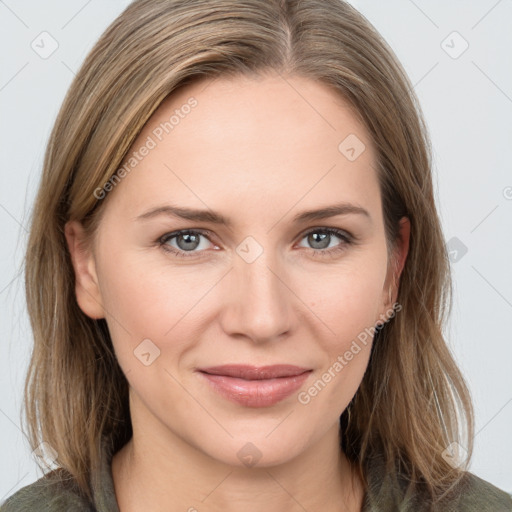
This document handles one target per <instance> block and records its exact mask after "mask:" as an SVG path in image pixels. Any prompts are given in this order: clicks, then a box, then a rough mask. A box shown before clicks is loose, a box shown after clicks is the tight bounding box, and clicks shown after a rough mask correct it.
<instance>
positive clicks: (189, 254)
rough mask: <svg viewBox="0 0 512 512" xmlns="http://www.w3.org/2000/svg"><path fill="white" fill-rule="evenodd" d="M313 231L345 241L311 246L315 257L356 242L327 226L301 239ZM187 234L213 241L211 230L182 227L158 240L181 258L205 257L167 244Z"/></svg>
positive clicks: (343, 232)
mask: <svg viewBox="0 0 512 512" xmlns="http://www.w3.org/2000/svg"><path fill="white" fill-rule="evenodd" d="M312 233H326V234H329V235H335V236H337V237H338V238H340V239H341V240H342V242H343V243H341V244H339V245H337V246H335V247H331V248H330V249H311V248H309V250H310V251H312V254H313V256H314V257H316V256H321V257H336V256H338V255H339V254H341V253H342V252H343V251H345V250H346V249H347V247H348V246H349V245H351V244H353V243H354V237H353V236H352V235H350V234H349V233H347V232H345V231H342V230H340V229H336V228H327V227H323V228H313V229H310V230H309V231H307V232H306V233H304V234H303V235H302V236H301V238H300V239H301V240H302V239H303V238H305V237H307V236H308V235H310V234H312ZM185 234H194V235H196V234H198V235H202V236H204V237H205V238H206V239H208V240H209V241H210V242H211V240H210V238H209V236H210V232H209V231H205V230H194V229H182V230H180V231H173V232H172V233H166V234H165V235H163V236H161V237H160V238H159V239H158V240H157V242H158V245H159V246H160V247H161V248H162V249H163V250H164V251H166V252H168V253H171V254H174V255H175V256H178V257H180V258H194V257H196V258H197V257H198V254H200V256H199V257H200V258H201V257H203V255H202V254H201V253H204V252H206V251H199V253H196V252H192V251H188V252H187V251H182V250H178V249H175V248H174V247H170V246H169V245H167V242H169V240H172V239H173V238H176V237H178V236H180V235H185ZM306 249H307V248H306Z"/></svg>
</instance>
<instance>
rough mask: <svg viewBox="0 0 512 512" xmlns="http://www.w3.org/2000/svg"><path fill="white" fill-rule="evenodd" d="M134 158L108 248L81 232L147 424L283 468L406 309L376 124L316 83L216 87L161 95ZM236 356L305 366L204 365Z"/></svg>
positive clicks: (84, 298)
mask: <svg viewBox="0 0 512 512" xmlns="http://www.w3.org/2000/svg"><path fill="white" fill-rule="evenodd" d="M187 105H188V106H187ZM172 116H174V117H172ZM166 123H167V124H166ZM144 147H146V150H143V149H142V148H144ZM135 151H137V155H138V156H137V155H136V156H135V157H134V156H133V152H135ZM130 157H131V158H132V161H131V163H130V160H129V158H130ZM125 163H126V164H127V165H126V167H125V169H128V170H125V172H124V173H121V174H124V177H123V178H122V180H121V181H120V182H119V183H117V184H115V186H111V188H112V190H110V192H108V197H107V198H106V199H104V200H105V201H107V202H106V204H105V205H104V207H105V210H104V212H103V217H102V220H101V222H100V225H99V228H98V231H97V233H96V237H95V239H94V244H93V245H91V246H90V247H86V248H84V247H83V246H80V245H79V244H78V243H77V242H78V241H79V240H80V237H81V236H82V231H81V226H80V225H79V224H78V223H75V222H73V223H68V225H67V226H66V236H67V239H68V243H69V246H70V250H71V252H72V255H73V262H74V265H75V271H76V275H77V288H76V293H77V299H78V302H79V305H80V307H81V308H82V310H83V311H84V312H85V313H86V314H87V315H89V316H90V317H92V318H103V317H104V318H106V321H107V323H108V327H109V330H110V333H111V336H112V340H113V344H114V349H115V352H116V355H117V358H118V360H119V364H120V365H121V367H122V369H123V372H124V374H125V375H126V378H127V380H128V382H129V385H130V394H131V396H130V398H131V414H132V417H133V416H134V415H137V417H138V418H139V419H142V418H143V421H144V424H145V425H146V428H147V430H148V433H151V434H155V433H156V432H158V433H159V435H160V434H161V435H163V436H164V437H168V438H169V439H171V438H180V439H181V440H184V441H185V442H186V443H188V444H189V445H190V446H193V447H194V448H196V449H197V450H199V451H200V452H202V453H203V454H207V455H209V456H211V457H212V458H214V459H217V460H220V461H224V462H226V463H228V464H232V465H241V464H242V463H243V460H242V458H243V455H244V450H245V451H246V452H247V453H248V454H249V455H251V453H250V452H251V451H252V452H253V455H254V457H258V458H261V459H260V465H266V464H268V465H270V464H276V463H280V462H285V461H287V460H290V459H292V458H293V457H296V456H298V455H299V454H300V453H301V452H303V451H305V450H307V449H308V448H310V447H312V446H314V445H315V443H316V442H318V441H319V440H320V439H321V438H322V436H324V435H325V434H326V432H328V431H329V430H332V428H333V427H334V426H335V425H337V424H338V421H339V416H340V414H341V413H342V412H343V410H344V409H345V407H346V406H347V404H348V403H349V402H350V400H351V399H352V397H353V396H354V394H355V392H356V391H357V388H358V387H359V385H360V383H361V380H362V378H363V375H364V372H365V369H366V367H367V363H368V358H369V354H370V349H371V341H372V340H371V336H370V335H369V334H368V333H369V332H372V331H371V329H372V328H373V326H374V325H375V324H376V323H377V322H379V321H382V319H383V318H384V317H385V316H389V310H390V304H391V303H390V295H389V291H390V288H389V286H390V285H391V283H393V274H392V270H390V268H391V265H389V262H388V255H387V245H386V238H385V232H384V221H383V217H382V211H381V208H382V203H381V197H380V190H379V186H378V180H377V174H376V171H375V169H376V153H375V150H374V148H373V147H372V144H371V141H370V138H369V135H368V133H367V132H366V130H365V128H364V127H363V125H362V124H360V123H359V121H358V120H357V118H356V117H355V116H354V114H353V112H352V111H351V110H350V108H349V106H348V104H347V103H345V102H344V100H343V99H342V98H340V96H339V95H338V94H337V93H336V92H335V91H333V90H332V89H330V88H329V87H328V86H326V85H322V84H320V83H317V82H314V81H310V80H308V79H303V78H298V77H290V78H287V80H286V81H285V80H283V79H282V78H281V77H279V76H273V75H268V76H266V77H265V78H259V79H254V78H251V79H249V78H236V79H217V80H214V81H202V82H196V83H195V84H193V85H188V86H186V87H185V88H183V89H180V90H178V91H176V92H175V93H174V94H173V95H172V96H170V97H169V98H168V99H167V100H166V101H165V102H164V103H162V104H161V106H160V107H159V109H158V110H157V111H156V112H155V114H154V115H153V116H152V117H151V119H150V121H149V122H148V123H147V124H146V126H145V128H144V130H143V131H142V133H141V134H140V135H139V137H138V138H137V140H136V141H135V143H134V144H133V147H132V149H131V150H130V151H129V154H128V157H127V158H126V161H125ZM337 207H340V209H339V210H335V209H333V210H332V211H331V212H330V215H329V216H327V215H324V216H321V215H320V214H317V215H316V216H315V215H314V214H309V215H305V212H312V211H317V210H324V209H325V208H337ZM172 208H177V209H182V213H184V211H185V210H187V211H188V210H194V211H201V212H203V213H202V214H201V215H199V214H197V215H196V216H195V217H194V216H193V215H192V214H190V212H189V213H188V214H187V215H188V218H183V217H180V216H179V215H177V214H176V213H173V210H172ZM301 216H302V217H301ZM220 218H222V219H224V221H225V222H219V219H220ZM403 256H404V255H403V254H402V255H401V257H402V259H401V260H400V261H402V264H403ZM399 259H400V256H399ZM399 266H400V265H399ZM400 268H401V267H400ZM364 333H366V336H365V335H364ZM363 340H364V341H363ZM221 365H250V366H252V367H263V366H274V365H293V366H294V367H298V368H299V369H297V368H294V369H291V370H290V368H288V373H287V374H286V375H288V376H285V373H286V372H285V371H284V370H283V368H282V367H279V366H278V367H276V368H274V369H273V370H275V372H276V374H275V375H273V374H271V373H265V372H261V371H260V372H259V373H258V369H257V368H256V369H255V370H254V369H253V370H254V371H253V372H251V371H249V373H245V374H244V373H243V371H242V370H244V369H245V370H247V368H242V369H240V368H235V369H233V368H231V369H226V368H224V369H222V368H221V369H217V370H215V369H213V370H210V372H211V373H210V374H208V373H204V372H202V371H200V370H201V369H202V370H205V369H212V368H213V367H219V366H221ZM249 370H251V369H249ZM237 371H238V372H242V373H239V374H236V372H237ZM214 374H215V375H214ZM299 374H300V375H299ZM208 375H209V376H208ZM256 378H259V379H262V380H259V382H258V381H256V380H254V379H256ZM141 421H142V420H141ZM247 443H252V446H249V445H248V444H247Z"/></svg>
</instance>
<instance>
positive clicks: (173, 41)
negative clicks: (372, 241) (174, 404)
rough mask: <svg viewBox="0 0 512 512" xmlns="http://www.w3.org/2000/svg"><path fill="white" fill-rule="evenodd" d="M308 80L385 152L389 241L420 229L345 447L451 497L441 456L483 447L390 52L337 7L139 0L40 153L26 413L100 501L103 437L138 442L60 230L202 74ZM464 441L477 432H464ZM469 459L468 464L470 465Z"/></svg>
mask: <svg viewBox="0 0 512 512" xmlns="http://www.w3.org/2000/svg"><path fill="white" fill-rule="evenodd" d="M271 71H273V72H278V73H280V74H281V75H282V76H284V75H288V76H290V75H296V76H301V77H306V78H310V79H312V80H315V81H321V82H322V83H324V84H327V85H329V86H332V87H334V88H335V90H336V91H338V92H339V94H340V96H342V97H343V98H345V99H346V100H347V101H348V102H349V103H350V105H351V106H353V107H354V111H355V112H356V114H357V115H358V116H359V118H360V119H361V120H362V121H363V123H364V125H365V126H366V128H367V130H368V133H369V134H370V137H371V139H372V142H373V144H374V145H375V148H376V150H377V155H378V178H379V183H380V188H381V193H382V202H383V215H384V219H385V228H386V236H387V240H388V243H389V245H390V246H392V245H393V244H395V243H396V242H397V237H398V236H399V231H398V221H399V220H400V218H402V217H403V216H407V217H408V218H409V219H410V222H411V238H410V246H409V254H408V257H407V260H406V263H405V267H404V270H403V273H402V276H401V280H400V286H399V291H398V298H397V300H398V302H399V303H400V305H401V312H400V313H399V314H397V315H396V317H395V318H393V319H392V320H391V321H390V322H389V323H387V324H385V325H384V326H383V327H382V328H381V329H379V330H378V331H377V333H376V334H375V339H374V344H373V347H372V352H371V356H370V362H369V366H368V369H367V371H366V373H365V375H364V378H363V380H362V383H361V386H360V388H359V389H358V391H357V393H356V395H355V396H354V398H353V400H352V401H351V403H350V405H349V407H348V408H347V409H346V410H345V411H344V412H343V414H342V415H341V418H340V423H341V434H342V448H343V449H344V451H345V453H346V454H347V457H349V459H350V460H351V461H352V462H353V463H354V466H355V467H357V469H358V471H359V472H360V474H361V476H362V478H363V480H364V482H365V483H367V481H366V473H365V472H366V466H365V460H367V458H368V457H370V456H372V455H374V454H378V453H380V454H382V455H383V457H384V460H385V462H386V467H387V469H388V471H389V472H390V474H395V473H401V474H403V475H406V476H407V478H408V480H409V481H410V482H411V485H413V486H414V487H415V488H416V487H417V488H418V489H419V488H420V487H421V488H424V489H426V490H427V491H428V492H429V494H430V495H431V496H432V498H433V499H434V501H435V500H438V499H440V498H441V497H442V496H443V494H445V493H446V492H448V490H449V489H450V487H451V486H453V485H454V484H455V483H456V482H457V481H458V480H459V479H460V478H461V477H462V474H463V470H462V467H461V468H457V467H452V465H451V464H449V463H448V462H447V461H446V460H445V457H443V451H444V450H445V449H446V448H447V446H448V445H449V444H450V443H452V442H458V443H459V444H461V445H462V446H464V448H465V449H466V450H467V452H468V458H467V461H468V462H469V459H470V457H471V453H472V438H473V428H474V427H473V410H472V404H471V399H470V395H469V392H468V389H467V386H466V384H465V382H464V379H463V377H462V375H461V373H460V371H459V369H458V368H457V365H456V363H455V362H454V359H453V358H452V355H451V353H450V351H449V349H448V347H447V345H446V343H445V340H444V337H443V333H442V328H443V324H444V322H445V320H446V318H447V315H448V314H449V312H450V309H451V280H450V279H451V278H450V268H449V261H448V258H447V252H446V249H445V245H444V239H443V234H442V231H441V226H440V221H439V218H438V215H437V211H436V206H435V202H434V193H433V185H432V175H431V156H430V151H431V150H430V141H429V139H428V135H427V129H426V127H425V124H424V121H423V117H422V113H421V109H420V107H419V105H418V101H417V98H416V97H415V95H414V93H413V87H412V85H411V83H410V82H409V80H408V78H407V76H406V74H405V72H404V71H403V69H402V67H401V65H400V64H399V63H398V61H397V59H396V57H395V56H394V54H393V52H392V50H391V49H390V48H389V47H388V45H387V44H386V43H385V41H384V40H383V39H382V38H381V36H380V35H379V34H378V33H377V31H376V30H375V29H374V28H373V26H372V25H371V24H370V23H369V22H368V21H367V20H366V18H364V17H363V16H362V15H361V14H360V13H359V12H357V11H356V10H355V9H354V8H352V7H351V6H350V5H348V4H347V3H345V2H342V1H340V0H301V1H291V0H290V1H288V0H285V1H277V0H276V1H271V0H270V1H261V0H242V1H240V0H215V1H204V0H186V1H185V0H171V1H169V0H165V1H164V0H138V1H135V2H133V3H132V4H130V5H129V6H128V7H127V8H126V9H125V11H124V12H123V13H122V14H121V15H120V16H119V17H118V18H117V19H115V20H114V21H113V23H112V24H111V25H110V26H109V27H108V29H107V30H106V31H105V32H104V34H103V35H102V36H101V38H100V39H99V41H98V42H97V43H96V45H95V46H94V48H93V49H92V51H91V52H90V54H89V55H88V56H87V58H86V60H85V62H84V64H83V65H82V67H81V69H80V70H79V72H78V73H77V75H76V77H75V79H74V81H73V83H72V84H71V87H70V89H69V91H68V93H67V95H66V98H65V100H64V102H63V104H62V107H61V109H60V112H59V115H58V117H57V119H56V122H55V126H54V128H53V131H52V133H51V137H50V140H49V143H48V147H47V151H46V154H45V159H44V168H43V174H42V180H41V184H40V187H39V191H38V195H37V198H36V202H35V207H34V210H33V214H32V219H31V229H30V237H29V243H28V249H27V253H26V262H25V270H26V297H27V304H28V313H29V316H30V319H31V325H32V329H33V333H34V350H33V353H32V357H31V361H30V366H29V371H28V374H27V379H26V384H25V396H24V400H25V402H24V407H25V411H26V417H27V427H28V429H27V431H28V436H29V442H30V444H31V446H32V447H33V448H35V447H37V446H38V445H39V444H40V443H41V442H43V441H44V442H47V443H49V444H50V445H51V446H52V447H53V449H55V450H56V452H57V453H58V460H57V462H58V465H59V468H61V469H60V470H59V471H61V472H62V474H63V475H68V478H71V479H74V480H75V481H76V483H77V484H78V486H79V488H80V490H81V491H82V492H83V494H84V495H86V496H88V497H91V487H90V475H91V471H92V470H93V469H94V468H95V467H96V466H97V464H98V446H99V443H100V440H101V439H102V438H107V439H108V440H109V442H110V443H111V446H112V447H113V450H114V452H115V451H117V450H119V449H120V448H121V447H122V446H123V445H124V444H125V443H126V442H127V441H128V440H129V439H130V437H131V435H132V429H131V421H130V414H129V407H128V384H127V381H126V379H125V377H124V375H123V373H122V371H121V369H120V367H119V365H118V363H117V360H116V357H115V354H114V351H113V347H112V342H111V339H110V335H109V331H108V328H107V325H106V322H105V320H104V319H100V320H93V319H91V318H89V317H87V316H86V315H85V314H84V313H83V312H82V311H81V310H80V308H79V307H78V304H77V301H76V297H75V291H74V287H75V281H74V271H73V267H72V264H71V259H70V255H69V252H68V249H67V245H66V241H65V237H64V233H63V227H64V224H65V223H66V221H68V220H79V221H81V222H83V223H84V225H86V227H87V228H88V230H89V233H90V234H91V236H92V235H93V234H94V232H95V229H96V227H97V225H98V222H99V220H100V214H101V212H102V210H103V207H104V204H105V203H106V201H107V200H108V197H107V198H106V199H105V200H103V201H101V200H98V199H97V197H96V194H95V193H94V192H95V190H97V189H98V187H102V186H103V184H105V183H106V182H107V181H108V180H109V179H111V178H112V176H113V175H114V174H115V172H116V171H117V170H118V168H119V166H120V164H121V163H122V161H123V159H124V157H125V156H126V154H127V152H128V150H129V149H130V147H131V145H132V143H133V142H134V140H135V138H136V137H137V135H138V134H139V133H140V131H141V129H142V128H143V126H144V125H145V123H146V122H147V121H148V119H149V118H150V116H151V115H152V114H153V113H154V112H155V110H156V109H157V108H158V106H159V105H160V103H161V102H162V101H163V100H164V99H165V98H166V97H167V96H168V95H169V94H171V93H172V92H173V91H175V90H176V89H177V88H178V87H183V86H186V85H187V84H189V83H191V82H192V81H194V80H197V79H200V78H203V77H212V78H213V77H219V76H240V75H246V76H258V75H259V76H261V75H262V74H264V73H266V72H271ZM464 436H465V438H464ZM466 467H467V466H466Z"/></svg>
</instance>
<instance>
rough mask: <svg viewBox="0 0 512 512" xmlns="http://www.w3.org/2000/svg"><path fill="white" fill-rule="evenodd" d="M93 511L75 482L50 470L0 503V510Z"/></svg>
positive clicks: (9, 511) (3, 511)
mask: <svg viewBox="0 0 512 512" xmlns="http://www.w3.org/2000/svg"><path fill="white" fill-rule="evenodd" d="M28 510H30V511H31V512H60V511H62V512H67V511H68V510H73V512H75V511H76V512H95V508H94V507H93V506H92V505H91V503H90V502H89V501H88V500H87V499H85V498H84V497H83V496H81V494H80V492H79V490H78V488H77V486H76V484H74V483H73V481H72V480H70V479H64V478H62V477H61V476H57V474H56V473H54V472H51V473H48V474H46V475H44V476H43V477H41V478H40V479H39V480H37V481H35V482H33V483H31V484H29V485H27V486H25V487H22V488H21V489H19V490H18V491H16V492H15V493H14V494H13V495H11V496H10V497H9V498H7V500H6V501H5V502H4V503H2V504H1V505H0V512H26V511H28Z"/></svg>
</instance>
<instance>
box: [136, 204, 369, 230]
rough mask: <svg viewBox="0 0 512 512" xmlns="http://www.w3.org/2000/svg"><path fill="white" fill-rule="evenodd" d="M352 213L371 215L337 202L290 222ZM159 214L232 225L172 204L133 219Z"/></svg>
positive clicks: (208, 213) (215, 215) (213, 215)
mask: <svg viewBox="0 0 512 512" xmlns="http://www.w3.org/2000/svg"><path fill="white" fill-rule="evenodd" d="M352 214H356V215H363V216H365V217H368V219H370V220H371V216H370V214H369V213H368V211H367V210H365V209H364V208H362V207H361V206H357V205H355V204H351V203H339V204H335V205H331V206H326V207H324V208H319V209H314V210H307V211H304V212H302V213H299V214H297V215H296V216H295V217H294V218H293V219H292V222H293V224H300V223H303V222H308V221H313V220H320V219H326V218H328V217H335V216H336V215H352ZM160 215H166V216H169V217H178V218H181V219H186V220H191V221H195V222H210V223H212V224H219V225H224V226H227V227H232V224H233V223H232V221H231V220H229V219H228V218H226V217H224V216H223V215H221V214H220V213H217V212H214V211H212V210H197V209H192V208H185V207H180V206H173V205H163V206H157V207H156V208H152V209H151V210H148V211H147V212H144V213H142V214H141V215H139V216H137V217H136V218H135V220H140V221H142V220H148V219H152V218H154V217H158V216H160Z"/></svg>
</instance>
